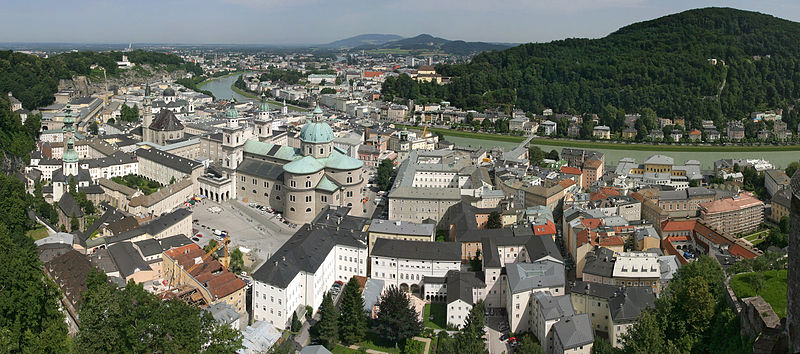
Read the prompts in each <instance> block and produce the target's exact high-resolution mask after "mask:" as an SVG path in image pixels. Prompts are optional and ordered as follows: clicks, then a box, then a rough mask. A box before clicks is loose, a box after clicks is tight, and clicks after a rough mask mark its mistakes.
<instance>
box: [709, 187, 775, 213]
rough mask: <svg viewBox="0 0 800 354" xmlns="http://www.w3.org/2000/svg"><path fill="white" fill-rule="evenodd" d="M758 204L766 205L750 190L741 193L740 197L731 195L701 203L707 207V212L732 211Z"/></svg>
mask: <svg viewBox="0 0 800 354" xmlns="http://www.w3.org/2000/svg"><path fill="white" fill-rule="evenodd" d="M758 205H762V206H763V205H764V202H762V201H761V200H759V199H758V198H756V197H755V196H753V194H751V193H748V192H741V193H739V195H738V197H737V196H734V197H730V198H724V199H718V200H715V201H713V202H707V203H700V207H701V208H703V209H705V211H706V213H726V212H730V211H735V210H740V209H745V208H751V207H755V206H758Z"/></svg>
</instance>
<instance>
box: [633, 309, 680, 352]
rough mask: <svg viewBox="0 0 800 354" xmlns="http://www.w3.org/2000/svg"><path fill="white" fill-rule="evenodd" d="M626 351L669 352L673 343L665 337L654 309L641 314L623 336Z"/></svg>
mask: <svg viewBox="0 0 800 354" xmlns="http://www.w3.org/2000/svg"><path fill="white" fill-rule="evenodd" d="M622 342H623V343H624V349H623V352H625V353H637V354H638V353H669V352H675V351H674V350H671V348H673V347H672V345H671V344H670V343H669V342H667V341H666V340H665V339H664V332H663V331H662V329H661V326H660V325H659V320H658V317H657V316H656V314H655V313H654V311H651V310H647V311H643V312H641V313H640V314H639V318H638V319H637V321H636V322H635V323H634V324H633V326H631V328H630V329H629V330H628V333H626V334H624V335H623V336H622Z"/></svg>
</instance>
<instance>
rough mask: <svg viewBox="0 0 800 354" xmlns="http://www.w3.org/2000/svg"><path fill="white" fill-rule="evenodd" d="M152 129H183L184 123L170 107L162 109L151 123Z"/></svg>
mask: <svg viewBox="0 0 800 354" xmlns="http://www.w3.org/2000/svg"><path fill="white" fill-rule="evenodd" d="M149 128H150V129H152V130H161V131H174V130H181V129H183V123H181V121H180V120H178V117H176V116H175V113H172V111H171V110H169V109H162V110H161V111H159V112H158V116H156V118H155V119H153V123H150V127H149Z"/></svg>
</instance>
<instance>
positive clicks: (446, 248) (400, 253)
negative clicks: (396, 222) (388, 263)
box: [371, 238, 461, 261]
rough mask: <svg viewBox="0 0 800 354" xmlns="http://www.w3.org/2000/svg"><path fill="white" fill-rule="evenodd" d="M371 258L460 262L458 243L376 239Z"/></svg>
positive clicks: (459, 245) (459, 246)
mask: <svg viewBox="0 0 800 354" xmlns="http://www.w3.org/2000/svg"><path fill="white" fill-rule="evenodd" d="M371 255H373V256H380V257H391V258H406V259H421V260H437V261H460V260H461V244H460V243H458V242H428V241H408V240H392V239H385V238H378V239H376V240H375V244H374V245H373V246H372V253H371Z"/></svg>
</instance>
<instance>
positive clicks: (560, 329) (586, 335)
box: [552, 313, 594, 349]
mask: <svg viewBox="0 0 800 354" xmlns="http://www.w3.org/2000/svg"><path fill="white" fill-rule="evenodd" d="M552 330H553V331H555V335H556V336H558V339H559V340H560V341H561V346H562V347H563V348H564V349H572V348H577V347H580V346H584V345H588V344H591V343H593V342H594V333H593V332H592V322H591V320H590V319H589V314H585V313H584V314H580V315H573V316H569V317H567V318H565V319H563V320H561V321H558V322H556V323H555V324H553V327H552Z"/></svg>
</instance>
